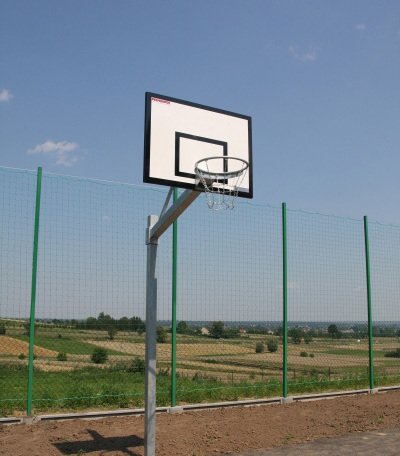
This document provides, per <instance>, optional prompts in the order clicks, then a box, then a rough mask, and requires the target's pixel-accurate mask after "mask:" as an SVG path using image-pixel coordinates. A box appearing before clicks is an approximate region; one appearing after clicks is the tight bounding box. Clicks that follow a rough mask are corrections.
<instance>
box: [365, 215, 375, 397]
mask: <svg viewBox="0 0 400 456" xmlns="http://www.w3.org/2000/svg"><path fill="white" fill-rule="evenodd" d="M364 239H365V264H366V273H367V299H368V338H369V384H370V389H371V390H373V389H374V351H373V340H372V298H371V271H370V261H369V236H368V217H367V216H365V217H364Z"/></svg>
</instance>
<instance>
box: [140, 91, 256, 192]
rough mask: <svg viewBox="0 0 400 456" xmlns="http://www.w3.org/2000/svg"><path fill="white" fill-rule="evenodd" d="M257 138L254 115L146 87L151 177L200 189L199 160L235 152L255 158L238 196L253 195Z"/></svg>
mask: <svg viewBox="0 0 400 456" xmlns="http://www.w3.org/2000/svg"><path fill="white" fill-rule="evenodd" d="M251 141H252V138H251V117H249V116H245V115H241V114H236V113H233V112H229V111H224V110H222V109H216V108H211V107H209V106H203V105H200V104H197V103H192V102H189V101H184V100H178V99H176V98H171V97H167V96H164V95H159V94H155V93H150V92H147V93H146V109H145V133H144V168H143V181H144V182H146V183H154V184H161V185H167V186H170V187H179V188H189V189H195V188H196V176H195V172H194V168H195V164H196V162H198V161H199V160H201V159H204V158H207V157H212V156H231V157H237V158H241V159H244V160H246V161H247V162H248V163H249V169H248V171H247V173H246V175H245V177H244V179H243V182H242V183H241V187H240V188H239V192H238V196H240V197H243V198H252V197H253V173H252V142H251ZM230 162H233V161H230V160H226V161H225V160H221V161H220V163H225V165H224V166H229V163H230ZM221 166H223V165H221ZM221 171H229V169H221Z"/></svg>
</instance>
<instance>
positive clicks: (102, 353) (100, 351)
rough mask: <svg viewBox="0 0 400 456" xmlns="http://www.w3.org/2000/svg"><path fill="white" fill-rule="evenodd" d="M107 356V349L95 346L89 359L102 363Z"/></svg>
mask: <svg viewBox="0 0 400 456" xmlns="http://www.w3.org/2000/svg"><path fill="white" fill-rule="evenodd" d="M107 358H108V353H107V350H106V349H105V348H101V347H97V348H95V349H94V351H93V353H92V356H91V360H92V362H93V363H95V364H104V363H105V362H106V361H107Z"/></svg>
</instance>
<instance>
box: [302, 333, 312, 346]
mask: <svg viewBox="0 0 400 456" xmlns="http://www.w3.org/2000/svg"><path fill="white" fill-rule="evenodd" d="M312 340H313V338H312V334H311V331H310V332H306V333H305V334H304V342H305V343H306V344H309V343H310V342H312Z"/></svg>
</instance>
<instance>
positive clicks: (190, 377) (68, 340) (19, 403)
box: [0, 326, 400, 415]
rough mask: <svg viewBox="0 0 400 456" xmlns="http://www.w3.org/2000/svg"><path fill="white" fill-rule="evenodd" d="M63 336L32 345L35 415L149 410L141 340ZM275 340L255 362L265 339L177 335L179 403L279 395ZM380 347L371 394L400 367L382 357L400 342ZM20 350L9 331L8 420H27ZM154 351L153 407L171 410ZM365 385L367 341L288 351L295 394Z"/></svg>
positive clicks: (3, 405)
mask: <svg viewBox="0 0 400 456" xmlns="http://www.w3.org/2000/svg"><path fill="white" fill-rule="evenodd" d="M61 329H62V328H61ZM61 329H56V330H51V331H48V332H47V331H46V330H45V328H40V330H38V332H37V334H36V336H35V347H36V348H35V353H36V352H37V353H38V354H37V356H36V359H35V361H34V382H33V408H34V413H40V412H45V411H48V410H51V411H60V412H63V411H64V412H65V411H68V410H91V409H92V410H93V409H104V408H106V409H107V408H109V409H110V408H111V409H113V408H121V407H142V406H143V398H144V375H143V373H140V371H137V369H136V367H135V366H136V365H135V362H136V361H135V360H138V359H142V360H143V357H144V334H142V335H140V336H139V335H137V334H132V333H123V332H118V333H117V334H116V336H115V337H114V338H113V339H112V340H111V339H110V338H109V336H108V334H107V332H106V331H89V330H86V331H85V330H79V331H78V330H73V329H69V330H68V331H67V330H64V331H61ZM271 337H272V336H268V338H271ZM274 337H275V340H276V341H277V343H278V350H277V352H274V353H270V352H268V351H267V350H265V351H264V352H262V353H256V351H255V347H256V344H257V343H258V342H260V341H262V342H264V343H266V340H267V337H266V336H261V335H246V337H237V338H235V339H226V340H223V339H218V340H216V339H212V338H210V337H207V336H201V335H197V336H194V335H191V336H186V335H178V338H177V365H176V368H177V387H176V397H177V401H178V403H199V402H215V401H218V402H219V401H225V400H238V399H246V398H259V397H271V396H281V395H282V394H283V393H282V391H283V384H282V375H283V373H282V354H283V347H282V341H281V339H280V338H279V337H277V336H274ZM374 339H375V338H374ZM6 342H7V344H6ZM375 342H376V345H377V346H379V350H378V349H376V348H375V350H374V367H375V385H377V386H380V385H396V384H399V382H400V360H399V359H394V358H385V356H384V355H385V353H387V352H389V351H392V350H393V349H395V348H397V347H398V345H399V341H398V339H397V338H381V339H377V341H375ZM21 344H22V345H21ZM5 347H6V349H5ZM7 347H8V348H7ZM21 347H24V350H25V352H26V349H27V347H28V336H27V335H25V334H23V330H22V328H21V327H18V326H17V327H14V328H12V327H11V328H7V334H6V335H5V336H0V414H2V415H13V414H18V413H20V414H24V413H25V412H26V404H27V376H28V368H27V365H28V361H27V358H26V357H25V358H24V359H21V357H20V353H21V350H22V348H21ZM99 347H102V348H104V349H105V350H106V351H107V354H108V359H107V361H106V362H105V363H103V364H94V363H92V362H91V355H92V353H93V351H94V349H96V348H99ZM40 349H44V350H45V351H44V352H43V353H41V352H40ZM47 350H51V351H52V352H50V353H49V352H47ZM157 351H158V354H157V360H158V361H157V368H158V377H157V390H158V392H157V405H159V406H166V405H170V404H171V369H170V368H171V339H170V335H168V337H167V342H166V343H159V344H158V345H157ZM57 353H66V354H67V361H59V360H57V357H56V355H57ZM369 384H370V383H369V366H368V342H367V340H362V341H361V342H360V341H357V342H356V341H351V340H350V341H347V342H346V344H343V343H342V342H340V341H337V340H336V341H335V340H332V339H328V338H315V339H314V340H313V341H312V343H309V344H306V343H304V342H302V343H300V344H294V343H289V345H288V392H289V395H295V394H304V393H313V392H322V391H338V390H349V389H362V388H368V387H369Z"/></svg>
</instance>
